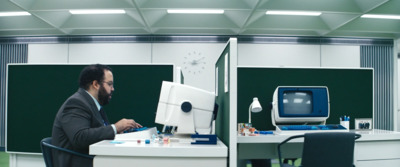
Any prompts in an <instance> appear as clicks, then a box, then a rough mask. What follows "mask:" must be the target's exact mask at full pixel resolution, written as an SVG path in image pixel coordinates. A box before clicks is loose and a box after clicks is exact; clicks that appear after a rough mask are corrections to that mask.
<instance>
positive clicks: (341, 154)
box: [301, 132, 356, 167]
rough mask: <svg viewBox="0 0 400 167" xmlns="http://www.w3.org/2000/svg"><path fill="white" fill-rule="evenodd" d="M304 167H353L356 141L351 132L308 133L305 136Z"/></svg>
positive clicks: (302, 161)
mask: <svg viewBox="0 0 400 167" xmlns="http://www.w3.org/2000/svg"><path fill="white" fill-rule="evenodd" d="M304 136H305V137H304V146H303V156H302V160H301V164H302V166H304V167H314V166H315V167H317V166H318V167H320V166H324V167H337V166H340V167H352V166H353V157H354V141H355V139H356V136H355V134H354V133H351V132H348V133H347V132H329V133H306V134H305V135H304Z"/></svg>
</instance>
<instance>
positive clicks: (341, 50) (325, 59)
mask: <svg viewBox="0 0 400 167" xmlns="http://www.w3.org/2000/svg"><path fill="white" fill-rule="evenodd" d="M321 67H360V46H343V45H321Z"/></svg>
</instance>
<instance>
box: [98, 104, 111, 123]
mask: <svg viewBox="0 0 400 167" xmlns="http://www.w3.org/2000/svg"><path fill="white" fill-rule="evenodd" d="M100 115H101V118H103V121H104V125H105V126H107V125H109V124H110V122H108V118H107V115H106V113H105V112H104V110H103V108H101V109H100Z"/></svg>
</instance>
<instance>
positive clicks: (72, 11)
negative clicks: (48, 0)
mask: <svg viewBox="0 0 400 167" xmlns="http://www.w3.org/2000/svg"><path fill="white" fill-rule="evenodd" d="M69 12H70V13H71V14H125V13H126V12H125V10H69Z"/></svg>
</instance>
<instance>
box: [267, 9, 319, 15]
mask: <svg viewBox="0 0 400 167" xmlns="http://www.w3.org/2000/svg"><path fill="white" fill-rule="evenodd" d="M265 14H268V15H298V16H319V15H321V12H306V11H281V10H271V11H267V12H265Z"/></svg>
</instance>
